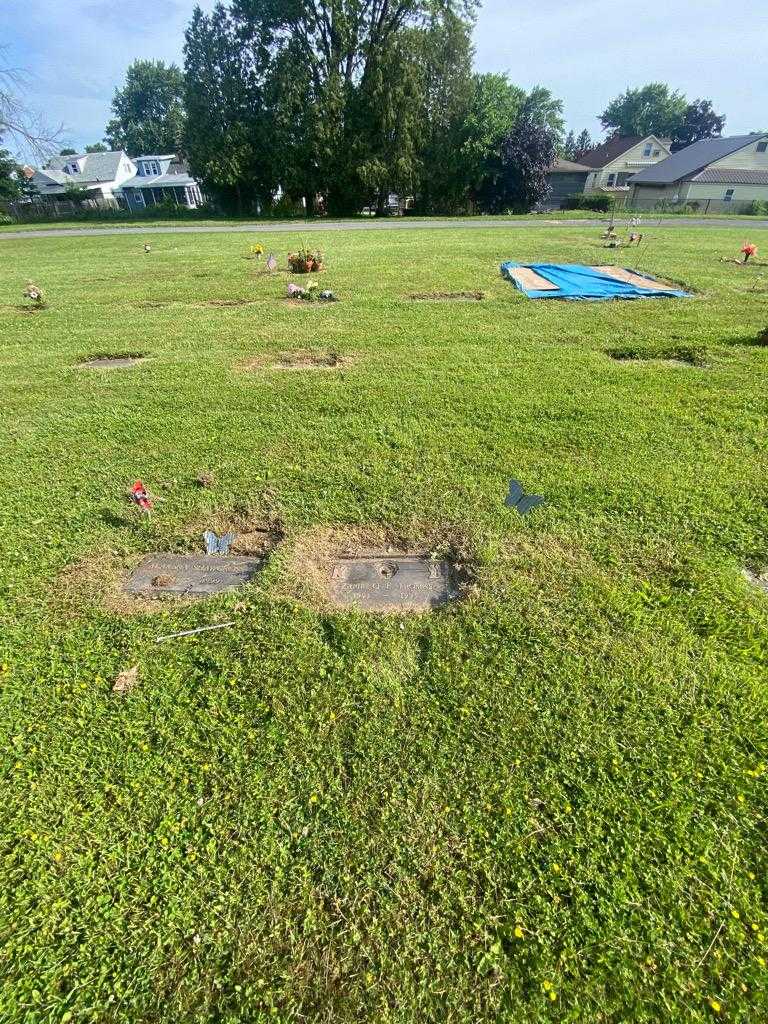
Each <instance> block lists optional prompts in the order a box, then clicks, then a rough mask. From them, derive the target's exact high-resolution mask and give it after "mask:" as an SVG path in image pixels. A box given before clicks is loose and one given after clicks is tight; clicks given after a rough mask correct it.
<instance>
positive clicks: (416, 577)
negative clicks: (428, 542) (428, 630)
mask: <svg viewBox="0 0 768 1024" xmlns="http://www.w3.org/2000/svg"><path fill="white" fill-rule="evenodd" d="M451 569H452V567H451V564H450V562H445V561H433V560H432V559H430V558H422V557H418V556H416V555H397V556H389V555H386V556H381V557H378V558H377V557H375V556H374V557H370V556H368V557H362V558H340V559H338V560H337V561H336V562H334V563H333V565H332V567H331V574H330V576H331V578H330V585H329V591H330V597H331V600H332V601H333V603H334V604H336V605H340V606H341V607H344V608H361V609H363V610H364V611H372V612H386V611H400V610H403V611H427V610H429V609H430V608H439V607H440V605H443V604H446V603H447V602H448V601H452V600H454V599H455V598H457V597H458V596H459V591H458V589H457V587H456V586H455V582H454V579H453V575H452V571H451Z"/></svg>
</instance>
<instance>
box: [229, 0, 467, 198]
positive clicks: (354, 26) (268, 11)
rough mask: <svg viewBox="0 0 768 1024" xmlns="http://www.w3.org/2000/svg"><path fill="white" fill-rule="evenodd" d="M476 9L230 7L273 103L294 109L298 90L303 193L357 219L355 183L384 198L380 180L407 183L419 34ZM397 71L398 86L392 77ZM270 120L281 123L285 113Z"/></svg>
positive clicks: (336, 1)
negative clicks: (274, 78) (264, 72)
mask: <svg viewBox="0 0 768 1024" xmlns="http://www.w3.org/2000/svg"><path fill="white" fill-rule="evenodd" d="M475 6H476V0H443V2H442V3H441V4H440V5H439V6H438V5H434V4H433V3H432V2H431V0H400V2H398V3H397V4H394V5H392V4H390V3H389V0H291V2H287V0H234V2H233V4H232V8H231V14H232V16H233V18H234V20H235V21H236V23H237V24H238V32H239V37H240V39H241V40H242V41H243V43H244V44H247V45H248V46H249V47H250V48H251V50H252V51H254V52H255V53H256V54H257V59H256V61H255V63H256V64H257V65H258V66H259V67H261V68H263V69H267V68H268V69H269V72H270V74H269V77H270V78H271V73H272V71H274V73H275V74H276V75H278V76H279V77H280V80H281V86H280V88H279V89H278V91H277V96H278V97H279V98H280V99H281V101H282V102H285V101H286V98H287V100H288V103H289V107H291V109H293V108H295V99H296V93H295V87H293V85H292V83H291V81H290V77H289V76H290V75H291V73H293V74H294V75H295V76H296V77H297V78H298V80H299V83H300V86H301V88H302V90H303V105H304V107H305V108H306V109H305V111H304V113H303V116H302V123H303V124H304V126H305V128H306V134H305V135H304V146H305V147H306V152H307V159H305V160H304V161H302V166H303V167H304V168H306V169H307V171H308V175H307V177H306V178H305V181H304V186H303V188H304V190H305V194H306V192H307V191H308V190H310V189H315V190H318V191H322V192H324V193H326V194H327V196H328V204H329V209H331V210H333V211H334V212H339V213H341V212H354V211H355V209H356V205H357V203H358V202H359V190H358V188H356V187H355V185H356V183H358V184H359V185H360V186H361V187H363V188H366V189H371V188H376V189H378V191H379V192H381V191H382V190H383V188H384V185H383V182H384V181H385V180H399V181H400V182H401V183H406V182H408V181H410V180H412V179H413V177H414V174H415V172H416V170H417V167H416V162H415V159H414V154H413V151H414V147H415V145H416V131H415V125H414V113H413V112H414V110H415V109H416V107H417V106H418V97H417V96H416V95H415V77H416V74H415V70H414V68H413V65H412V57H413V54H414V52H418V46H419V45H420V37H419V35H418V32H419V31H422V32H423V31H428V29H427V28H426V26H428V25H429V24H430V23H432V24H434V23H435V22H442V23H444V22H445V21H446V20H447V19H448V18H450V17H453V16H455V17H459V18H463V19H467V18H469V17H471V15H472V13H473V11H474V9H475ZM287 58H289V59H287ZM395 67H397V68H398V69H399V70H398V71H397V74H400V73H401V72H402V74H403V75H404V78H405V81H403V82H398V81H395V80H394V79H392V78H391V76H392V74H393V69H394V68H395ZM385 68H386V69H387V71H386V74H387V75H389V76H390V80H389V81H385V80H384V79H383V77H382V76H383V75H384V74H385V72H384V69H385ZM288 86H291V87H290V88H289V87H288ZM371 104H374V105H375V107H376V109H375V112H374V116H372V117H370V118H369V120H368V121H367V122H364V121H362V119H361V117H360V113H361V111H368V112H369V113H370V112H371V111H372V106H371ZM394 111H397V115H396V116H397V117H398V118H404V119H405V123H404V124H403V125H402V126H401V125H400V124H399V123H398V124H396V123H395V120H394V119H393V118H394V117H395V115H394V113H393V112H394ZM276 117H277V118H278V119H279V120H280V121H281V122H282V123H283V125H285V122H286V118H285V116H284V115H280V114H278V112H277V111H276ZM382 130H384V131H387V132H389V135H388V137H387V138H386V139H385V140H381V139H380V138H377V134H378V135H380V133H381V131H382ZM361 133H362V135H361ZM281 176H282V175H281Z"/></svg>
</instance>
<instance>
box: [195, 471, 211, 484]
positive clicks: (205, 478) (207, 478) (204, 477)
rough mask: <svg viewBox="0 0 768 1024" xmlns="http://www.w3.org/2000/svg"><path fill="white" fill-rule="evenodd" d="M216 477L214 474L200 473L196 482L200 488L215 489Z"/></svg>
mask: <svg viewBox="0 0 768 1024" xmlns="http://www.w3.org/2000/svg"><path fill="white" fill-rule="evenodd" d="M214 482H215V477H214V475H213V473H200V475H199V476H198V477H197V479H196V480H195V483H196V484H197V486H198V487H213V484H214Z"/></svg>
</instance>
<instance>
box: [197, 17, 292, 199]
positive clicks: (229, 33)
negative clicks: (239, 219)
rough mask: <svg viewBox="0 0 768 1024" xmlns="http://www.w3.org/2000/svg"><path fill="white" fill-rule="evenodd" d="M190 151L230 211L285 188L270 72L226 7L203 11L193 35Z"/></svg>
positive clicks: (199, 173)
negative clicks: (267, 96)
mask: <svg viewBox="0 0 768 1024" xmlns="http://www.w3.org/2000/svg"><path fill="white" fill-rule="evenodd" d="M184 55H185V72H186V75H185V104H186V109H187V111H188V117H189V120H188V125H189V130H188V132H187V135H186V139H185V144H184V149H185V152H186V153H187V154H188V157H189V163H190V168H191V170H192V171H193V173H194V174H196V175H197V176H198V177H199V178H200V179H201V180H202V181H203V183H204V184H205V187H206V190H207V191H209V192H211V193H212V194H213V195H215V196H217V197H218V198H219V200H220V201H221V202H222V203H223V205H224V206H225V207H227V208H228V209H234V210H237V212H238V213H243V212H245V211H246V209H247V210H248V211H249V212H250V211H251V207H252V205H253V203H254V202H259V201H261V202H264V201H267V200H268V199H269V197H270V195H271V193H272V192H273V190H274V189H275V188H276V187H277V184H278V182H277V179H276V173H275V171H274V170H273V168H272V164H271V154H272V153H273V152H275V151H276V147H278V146H279V139H277V138H275V139H272V140H271V142H268V138H267V119H268V114H267V111H266V110H265V107H264V90H265V71H264V70H263V69H262V67H260V65H259V63H258V59H257V58H258V55H259V54H258V50H257V49H254V48H253V47H251V46H246V45H243V42H242V40H241V38H240V35H239V27H238V25H237V23H236V22H235V21H234V20H233V19H232V18H231V17H230V15H229V12H228V11H227V9H226V8H225V7H224V6H223V5H222V4H217V6H216V7H215V8H214V9H213V11H212V12H211V14H210V15H206V14H204V13H203V12H202V11H201V10H200V8H199V7H196V8H195V12H194V15H193V17H192V22H191V24H190V25H189V28H188V29H187V32H186V44H185V47H184Z"/></svg>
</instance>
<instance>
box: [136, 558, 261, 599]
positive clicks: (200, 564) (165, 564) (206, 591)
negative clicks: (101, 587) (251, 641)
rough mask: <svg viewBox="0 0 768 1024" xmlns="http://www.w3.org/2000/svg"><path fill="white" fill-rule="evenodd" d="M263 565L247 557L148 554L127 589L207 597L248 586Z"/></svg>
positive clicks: (160, 594)
mask: <svg viewBox="0 0 768 1024" xmlns="http://www.w3.org/2000/svg"><path fill="white" fill-rule="evenodd" d="M263 565H264V559H263V558H250V557H247V556H245V555H211V556H208V555H165V554H155V555H147V557H146V558H145V559H144V560H143V561H142V562H140V564H139V565H138V566H137V567H136V569H135V570H134V571H133V573H132V574H131V576H130V578H129V579H128V581H127V582H126V584H125V586H124V589H125V590H126V591H127V592H128V593H129V594H143V595H145V596H150V597H159V596H162V595H163V594H176V595H184V596H187V597H206V596H208V595H210V594H219V593H221V591H223V590H232V589H233V588H234V587H240V586H242V585H243V584H244V583H248V582H249V580H251V579H253V577H254V576H255V575H256V574H257V573H258V572H259V570H260V569H261V568H262V567H263Z"/></svg>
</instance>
